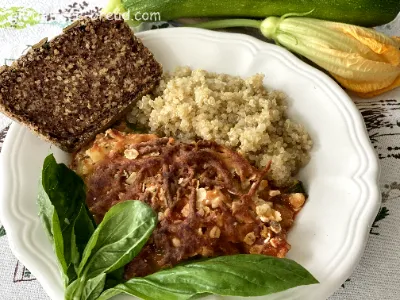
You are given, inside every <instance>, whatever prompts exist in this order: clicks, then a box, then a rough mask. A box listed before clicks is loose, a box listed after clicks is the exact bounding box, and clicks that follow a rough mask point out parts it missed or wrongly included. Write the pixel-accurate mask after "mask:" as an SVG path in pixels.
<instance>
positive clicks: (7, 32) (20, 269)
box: [0, 0, 400, 300]
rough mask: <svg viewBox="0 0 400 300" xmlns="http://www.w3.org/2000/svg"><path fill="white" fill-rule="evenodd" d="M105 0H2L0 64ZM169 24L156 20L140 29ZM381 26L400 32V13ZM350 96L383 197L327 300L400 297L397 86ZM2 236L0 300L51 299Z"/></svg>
mask: <svg viewBox="0 0 400 300" xmlns="http://www.w3.org/2000/svg"><path fill="white" fill-rule="evenodd" d="M106 1H107V0H96V1H95V0H85V1H82V0H76V2H74V1H70V0H51V1H50V0H47V1H45V0H36V1H32V0H1V2H0V65H3V64H10V63H11V62H12V61H13V60H14V59H16V58H17V57H19V56H20V55H21V54H22V53H24V52H25V51H26V50H27V49H28V48H29V47H30V45H33V44H35V43H37V42H38V41H39V40H41V39H42V38H43V37H46V36H54V35H55V34H58V33H60V32H61V30H62V28H63V27H65V26H66V25H68V24H69V23H70V22H71V20H74V19H75V18H77V17H78V16H81V15H97V14H98V13H99V11H100V8H101V7H103V6H104V5H105V3H106ZM168 26H169V25H168V24H164V23H158V24H155V25H149V26H146V28H144V29H154V28H158V27H168ZM379 30H382V31H383V32H385V33H387V34H390V35H398V36H400V16H399V17H397V19H396V20H395V21H394V22H392V23H391V24H388V25H385V26H382V27H380V28H379ZM353 99H354V101H355V102H356V103H357V106H358V108H359V110H360V112H361V113H362V115H363V117H364V120H365V124H366V126H367V128H368V132H369V136H370V139H371V142H372V144H373V145H374V147H375V150H376V151H377V153H378V156H379V158H380V162H381V169H382V176H381V179H380V187H381V190H382V200H383V201H382V207H381V210H380V212H379V214H378V215H377V217H376V219H375V222H374V225H373V227H372V229H371V231H370V237H369V240H368V245H367V248H366V250H365V253H364V255H363V257H362V259H361V262H360V264H359V266H358V267H357V268H356V270H355V271H354V273H353V274H352V275H351V276H350V278H348V279H347V280H346V281H345V282H343V285H342V287H340V288H339V289H338V290H337V291H336V293H335V294H334V295H333V296H332V297H331V298H329V299H330V300H339V299H340V300H377V299H382V300H399V299H400V88H398V89H396V90H394V91H391V92H388V93H386V94H384V95H382V96H379V97H377V98H375V99H370V100H361V99H356V98H353ZM10 123H11V120H9V119H8V118H6V117H5V116H3V115H2V114H0V151H1V146H2V142H3V140H4V138H5V136H6V133H7V129H8V128H9V125H10ZM338 221H340V220H338ZM0 222H1V220H0ZM6 234H7V233H6V232H5V230H4V228H3V227H2V225H1V223H0V299H1V300H22V299H24V300H25V299H30V300H44V299H49V298H48V296H47V295H46V294H45V292H44V291H43V289H42V287H41V286H40V284H39V282H37V281H36V279H35V277H34V275H33V274H31V273H30V272H29V270H28V269H26V268H25V267H24V266H23V264H22V263H21V262H19V261H18V260H17V259H16V258H15V257H14V256H13V254H12V253H11V251H10V248H9V246H8V241H7V238H6ZM310 300H320V299H310ZM321 300H322V299H321Z"/></svg>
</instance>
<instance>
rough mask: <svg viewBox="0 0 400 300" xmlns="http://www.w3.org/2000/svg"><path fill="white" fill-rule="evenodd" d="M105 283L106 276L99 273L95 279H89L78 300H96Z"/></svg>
mask: <svg viewBox="0 0 400 300" xmlns="http://www.w3.org/2000/svg"><path fill="white" fill-rule="evenodd" d="M105 283H106V274H105V273H101V274H100V275H98V276H96V277H95V278H91V279H89V280H88V281H87V282H86V284H85V287H84V289H83V292H82V296H81V297H80V300H96V299H98V298H99V296H100V294H101V292H102V291H103V289H104V285H105Z"/></svg>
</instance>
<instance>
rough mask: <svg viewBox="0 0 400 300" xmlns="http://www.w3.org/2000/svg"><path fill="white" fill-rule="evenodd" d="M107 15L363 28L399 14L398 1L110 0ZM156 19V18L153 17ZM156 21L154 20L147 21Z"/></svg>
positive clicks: (167, 19)
mask: <svg viewBox="0 0 400 300" xmlns="http://www.w3.org/2000/svg"><path fill="white" fill-rule="evenodd" d="M109 1H110V2H109V4H108V6H107V7H106V8H105V10H104V12H124V11H129V12H130V14H129V15H130V20H131V22H133V23H136V24H138V23H141V22H140V20H135V14H136V13H138V14H137V15H136V16H139V15H140V14H143V13H148V14H150V13H158V15H157V16H160V17H161V20H163V21H169V20H175V19H178V18H188V17H248V18H262V19H264V18H266V17H269V16H282V15H284V14H287V13H305V12H309V11H311V10H312V12H311V13H310V14H309V15H307V17H309V18H317V19H324V20H330V21H336V22H343V23H349V24H355V25H362V26H376V25H382V24H385V23H389V22H390V21H392V20H393V19H394V18H395V17H396V15H397V14H398V13H399V11H400V1H399V0H302V1H299V0H168V1H165V0H109ZM153 16H156V15H153ZM148 21H154V20H148Z"/></svg>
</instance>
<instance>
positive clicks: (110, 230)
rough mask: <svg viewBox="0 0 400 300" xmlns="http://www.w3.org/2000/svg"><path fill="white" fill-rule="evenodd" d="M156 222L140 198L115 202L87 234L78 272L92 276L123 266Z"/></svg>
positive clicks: (146, 237) (155, 218)
mask: <svg viewBox="0 0 400 300" xmlns="http://www.w3.org/2000/svg"><path fill="white" fill-rule="evenodd" d="M156 225H157V215H156V214H155V212H154V211H153V209H152V208H151V207H150V206H148V205H147V204H145V203H143V202H140V201H134V200H128V201H124V202H121V203H118V204H116V205H114V206H113V207H111V209H110V210H109V211H108V212H107V213H106V215H105V216H104V219H103V221H102V222H101V223H100V225H99V227H97V229H96V230H95V232H94V233H93V235H92V237H91V238H90V240H89V242H88V244H87V246H86V248H85V251H84V253H83V257H82V260H81V263H80V265H79V270H78V275H79V276H80V277H86V278H94V277H96V276H97V275H99V274H101V273H110V272H112V271H114V270H117V269H119V268H121V267H123V266H124V265H126V264H127V263H128V262H130V261H131V260H132V259H133V258H134V257H135V256H136V255H137V254H138V253H139V251H140V250H141V249H142V247H143V246H144V245H145V243H146V242H147V240H148V238H149V237H150V235H151V234H152V232H153V230H154V228H155V226H156Z"/></svg>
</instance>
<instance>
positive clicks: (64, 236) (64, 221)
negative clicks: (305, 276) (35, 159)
mask: <svg viewBox="0 0 400 300" xmlns="http://www.w3.org/2000/svg"><path fill="white" fill-rule="evenodd" d="M85 199H86V193H85V185H84V183H83V181H82V179H81V178H80V177H79V176H78V175H77V174H75V172H74V171H72V170H70V169H69V168H68V167H67V166H66V165H64V164H57V162H56V160H55V158H54V156H53V155H52V154H51V155H49V156H47V157H46V159H45V161H44V163H43V170H42V177H41V184H40V185H39V195H38V205H39V215H40V217H41V220H42V223H43V224H44V227H45V229H46V231H47V232H48V233H49V230H50V231H51V232H50V233H51V234H49V236H50V240H51V241H52V243H53V248H54V250H55V252H56V256H57V259H58V261H59V264H60V266H61V269H62V271H63V274H64V282H65V284H66V285H67V284H69V283H71V282H72V281H73V280H75V279H76V277H77V274H76V269H77V268H78V264H79V261H80V258H81V256H82V254H83V250H84V248H85V246H86V244H87V242H88V240H89V238H90V236H91V235H92V233H93V232H94V228H95V223H94V220H93V218H92V216H91V215H90V213H89V212H88V210H87V208H86V205H85ZM50 214H52V215H51V216H50Z"/></svg>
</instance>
